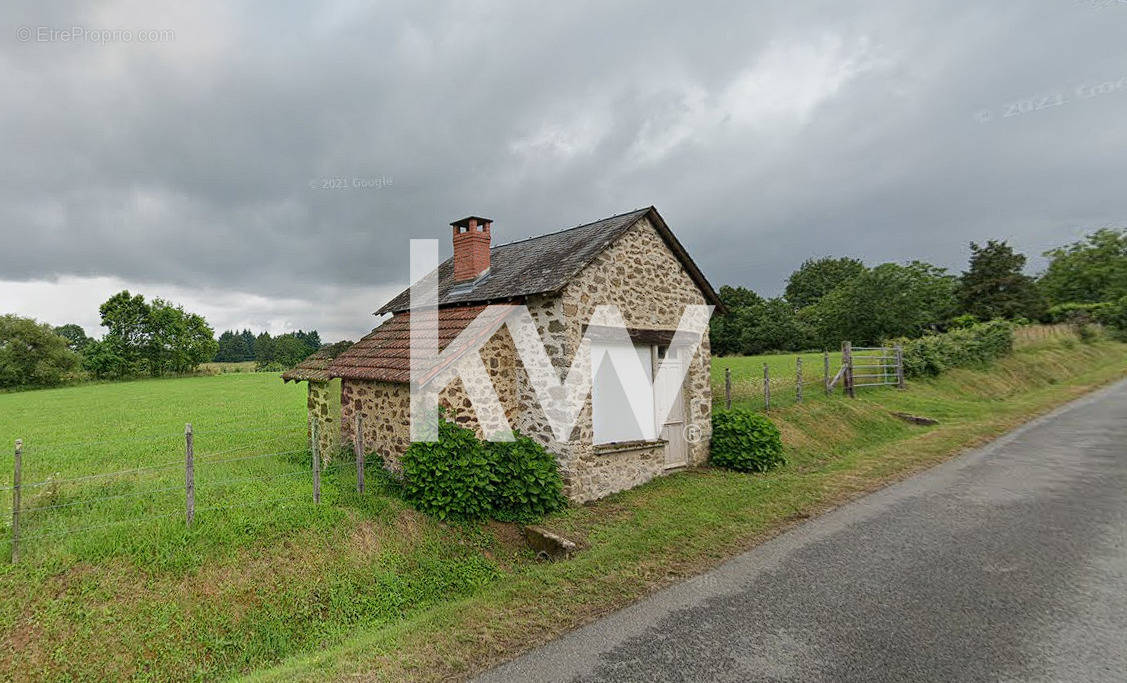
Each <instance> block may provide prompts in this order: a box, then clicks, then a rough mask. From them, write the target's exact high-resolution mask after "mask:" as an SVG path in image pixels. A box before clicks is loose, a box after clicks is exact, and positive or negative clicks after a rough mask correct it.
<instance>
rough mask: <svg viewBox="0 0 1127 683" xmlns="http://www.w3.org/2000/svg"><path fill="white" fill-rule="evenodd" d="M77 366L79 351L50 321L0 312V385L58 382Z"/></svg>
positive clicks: (39, 384)
mask: <svg viewBox="0 0 1127 683" xmlns="http://www.w3.org/2000/svg"><path fill="white" fill-rule="evenodd" d="M77 368H78V355H77V354H75V353H74V351H71V350H70V349H69V348H68V347H67V340H66V339H64V338H63V337H61V336H59V335H58V334H55V331H54V330H53V329H52V328H51V326H50V325H46V324H41V323H38V322H36V321H35V320H32V319H31V318H21V317H19V316H15V315H2V316H0V387H18V386H49V385H52V384H58V383H60V382H62V381H63V380H64V379H66V377H67V375H68V374H69V373H71V372H73V371H74V370H76V369H77Z"/></svg>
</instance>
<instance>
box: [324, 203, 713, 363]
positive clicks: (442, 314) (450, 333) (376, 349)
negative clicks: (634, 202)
mask: <svg viewBox="0 0 1127 683" xmlns="http://www.w3.org/2000/svg"><path fill="white" fill-rule="evenodd" d="M647 217H648V218H649V220H650V222H651V223H652V224H653V226H654V227H655V228H656V229H657V232H658V234H659V235H661V237H662V239H663V240H665V243H666V245H668V247H669V249H670V250H671V251H672V252H673V253H674V254H675V255H676V256H677V258H678V260H680V262H681V265H682V266H683V267H684V268H685V271H686V272H687V273H688V274H689V276H690V277H691V278H692V279H693V281H694V282H695V283H696V284H697V286H698V287H699V288H700V290H701V291H702V292H703V293H704V296H705V298H706V299H707V300H708V302H709V303H711V304H713V305H714V306H716V310H717V312H721V313H722V312H724V306H723V304H722V303H721V302H720V297H718V296H717V295H716V292H715V290H713V289H712V285H710V284H709V283H708V280H706V279H705V277H704V275H703V274H702V273H701V272H700V269H698V268H697V266H696V264H695V263H693V260H692V259H691V258H689V255H688V253H687V252H686V251H685V248H684V247H682V246H681V243H680V242H678V241H677V238H676V237H674V236H673V233H672V232H671V231H670V230H669V227H668V226H667V225H666V224H665V221H664V220H663V219H662V218H661V216H660V215H659V214H658V213H657V210H656V209H654V208H653V207H652V206H651V207H648V208H645V209H638V210H637V211H631V212H629V213H623V214H619V215H617V216H611V217H610V218H604V219H603V220H601V221H595V222H594V223H587V224H586V225H580V226H577V227H574V228H569V229H567V230H561V231H559V232H554V233H551V234H548V235H542V236H540V237H533V238H530V239H526V240H521V241H519V242H511V243H509V244H502V245H499V246H496V247H493V248H492V249H490V251H489V259H490V267H489V273H488V275H487V276H485V277H483V278H482V279H480V280H479V281H478V282H476V283H475V284H474V286H473V288H472V289H470V290H469V291H465V286H464V285H463V286H462V287H460V288H457V289H455V283H454V260H453V259H447V260H446V261H444V262H443V263H442V265H440V266H439V267H438V305H439V309H438V311H437V315H438V335H439V349H441V350H446V347H447V345H449V344H450V342H451V341H453V340H454V339H455V338H456V337H457V336H458V335H459V334H460V333H461V332H462V330H464V329H466V327H467V326H469V324H470V323H471V322H473V321H474V319H475V318H477V317H478V315H479V314H480V313H482V312H483V311H484V310H486V308H487V307H488V306H489V305H490V304H492V305H495V306H496V309H495V312H494V316H495V317H494V319H492V320H485V319H483V320H482V322H483V323H486V324H488V323H491V322H497V321H499V320H501V319H503V318H504V316H506V315H508V311H509V310H510V307H509V306H498V305H497V304H503V303H505V302H518V301H520V300H521V299H522V297H525V296H528V295H530V294H550V293H556V292H559V291H560V290H561V289H563V288H564V286H565V285H567V283H569V282H570V281H571V280H572V279H573V278H574V277H575V276H576V275H577V274H579V271H581V270H583V268H585V267H586V266H587V265H588V264H589V263H591V261H593V260H594V259H595V257H596V256H598V255H599V254H600V253H602V251H603V250H604V249H606V248H607V247H609V246H610V245H611V244H612V243H613V242H614V241H615V240H617V239H618V238H619V237H621V236H622V234H623V233H625V232H626V231H627V230H629V229H630V228H631V227H632V226H633V225H634V224H635V223H637V222H638V221H639V220H641V219H643V218H647ZM410 296H411V290H410V289H407V290H404V291H403V292H401V293H400V294H399V295H398V296H396V297H395V298H394V299H392V300H391V301H389V302H388V303H387V304H386V305H384V306H383V308H381V309H380V310H378V311H376V315H383V314H385V313H392V314H393V315H392V317H391V318H389V319H387V320H385V321H384V322H383V324H381V325H380V326H379V327H377V328H376V329H374V330H372V332H371V333H370V334H368V335H367V336H365V337H364V338H363V339H361V340H360V341H358V342H356V344H355V345H353V346H352V348H350V349H348V350H347V351H345V352H343V353H341V354H340V355H339V356H337V357H336V358H335V359H334V360H333V361H332V362H331V363H329V365H328V366H327V368H325V369H324V372H325V373H327V375H328V376H329V377H343V378H346V379H361V380H374V381H381V382H394V383H405V382H410V381H411V355H410V340H411V315H412V313H411V312H410V311H409V308H410ZM416 315H419V314H416ZM429 315H434V312H432V313H430V314H429ZM476 341H485V340H469V341H468V342H467V345H466V349H469V348H476V343H475V342H476ZM466 349H462V350H458V349H451V350H450V351H451V353H449V354H448V360H447V362H446V364H445V365H444V366H442V367H446V366H448V365H449V364H450V363H452V362H454V361H455V360H457V358H458V357H459V356H460V355H462V354H463V353H465V351H466ZM441 369H442V368H441V367H439V368H435V369H434V370H433V373H437V372H439V371H440V370H441ZM433 373H432V374H433Z"/></svg>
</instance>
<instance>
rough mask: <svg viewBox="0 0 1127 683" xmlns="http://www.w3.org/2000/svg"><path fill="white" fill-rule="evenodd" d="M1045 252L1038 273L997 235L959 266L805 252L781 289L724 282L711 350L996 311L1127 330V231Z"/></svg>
mask: <svg viewBox="0 0 1127 683" xmlns="http://www.w3.org/2000/svg"><path fill="white" fill-rule="evenodd" d="M1044 256H1046V257H1048V259H1049V265H1048V267H1047V268H1046V269H1045V271H1044V272H1043V273H1042V274H1041V275H1040V276H1038V277H1032V276H1029V275H1026V274H1025V273H1024V269H1025V264H1026V257H1025V255H1024V254H1020V253H1018V252H1015V251H1014V249H1013V248H1012V247H1011V246H1010V245H1009V244H1007V243H1006V242H1005V241H999V240H988V241H987V242H986V243H985V244H978V243H975V242H971V243H970V260H969V263H968V265H967V269H966V270H965V271H964V272H962V273H961V274H959V275H953V274H951V273H948V272H947V271H946V269H944V268H940V267H938V266H935V265H932V264H930V263H926V262H923V261H912V262H910V263H907V264H898V263H882V264H879V265H876V266H872V267H870V266H867V265H866V264H864V263H863V262H862V261H860V260H858V259H853V258H834V257H823V258H813V259H808V260H806V261H805V262H803V263H802V265H801V266H799V268H798V269H797V270H795V271H794V272H793V273H791V275H790V277H788V278H787V284H786V289H785V290H784V292H783V295H782V296H780V297H774V298H765V297H762V296H760V295H759V294H757V293H755V292H753V291H752V290H750V289H748V288H746V287H738V286H737V287H733V286H728V285H725V286H723V287H721V288H720V291H719V295H720V299H721V300H722V301H723V302H724V305H725V306H726V307H727V308H728V311H729V313H728V315H725V316H717V317H715V318H714V319H713V321H712V325H711V330H710V341H711V344H712V352H713V353H714V354H717V355H731V354H740V355H754V354H759V353H765V352H769V351H800V350H807V349H814V348H821V349H833V348H837V347H838V346H839V345H840V344H841V342H842V341H845V340H848V341H852V342H854V343H856V344H878V343H880V342H882V341H884V340H886V339H891V338H895V337H919V336H922V335H924V334H927V333H929V332H940V331H944V330H946V329H949V328H951V327H961V326H965V325H967V324H969V323H972V322H974V321H986V320H993V319H1006V320H1014V321H1030V322H1032V321H1040V322H1076V323H1084V322H1100V323H1104V324H1105V325H1107V326H1109V327H1110V328H1112V329H1113V330H1125V329H1127V230H1122V229H1111V228H1105V229H1102V230H1097V231H1095V232H1093V233H1091V234H1089V235H1087V236H1085V238H1084V239H1082V240H1079V241H1077V242H1073V243H1071V244H1067V245H1065V246H1062V247H1058V248H1056V249H1051V250H1049V251H1047V252H1045V253H1044Z"/></svg>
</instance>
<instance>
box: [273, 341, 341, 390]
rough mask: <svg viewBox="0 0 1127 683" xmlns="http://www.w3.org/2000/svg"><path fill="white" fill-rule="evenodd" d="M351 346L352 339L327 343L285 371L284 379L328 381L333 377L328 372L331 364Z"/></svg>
mask: <svg viewBox="0 0 1127 683" xmlns="http://www.w3.org/2000/svg"><path fill="white" fill-rule="evenodd" d="M350 346H352V342H350V341H342V342H337V343H336V344H326V345H325V346H322V347H321V348H319V349H317V350H316V351H314V352H313V353H312V354H310V355H309V357H308V358H306V359H305V360H303V361H301V362H300V363H298V364H297V365H295V366H293V367H292V368H290V369H289V370H286V371H285V372H283V373H282V380H283V381H285V382H307V381H313V382H328V381H329V380H330V379H332V377H330V376H329V373H328V368H329V364H330V363H332V362H333V359H334V358H336V357H337V356H338V355H340V354H341V353H343V352H344V351H346V350H347V349H348V347H350Z"/></svg>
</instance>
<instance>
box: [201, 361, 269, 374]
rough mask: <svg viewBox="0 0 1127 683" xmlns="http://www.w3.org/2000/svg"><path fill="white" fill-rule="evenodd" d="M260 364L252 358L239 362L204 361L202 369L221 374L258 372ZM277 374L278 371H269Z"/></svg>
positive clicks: (209, 372)
mask: <svg viewBox="0 0 1127 683" xmlns="http://www.w3.org/2000/svg"><path fill="white" fill-rule="evenodd" d="M257 369H258V364H257V363H255V362H254V361H252V360H245V361H239V362H237V363H204V364H203V365H201V366H200V371H201V372H203V373H206V374H212V375H221V374H225V373H238V372H256V371H257ZM269 374H272V375H277V374H278V373H276V372H273V373H269Z"/></svg>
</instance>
